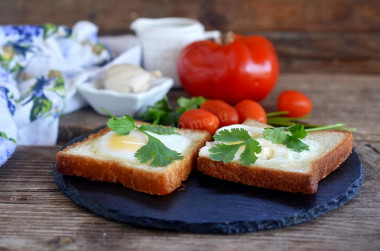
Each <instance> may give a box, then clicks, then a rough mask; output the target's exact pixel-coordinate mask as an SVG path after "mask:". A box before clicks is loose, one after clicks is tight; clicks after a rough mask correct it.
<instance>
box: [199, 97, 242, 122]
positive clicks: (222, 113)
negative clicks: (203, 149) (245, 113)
mask: <svg viewBox="0 0 380 251" xmlns="http://www.w3.org/2000/svg"><path fill="white" fill-rule="evenodd" d="M201 109H202V110H206V111H209V112H211V113H212V114H214V115H216V116H217V117H218V119H219V122H220V127H222V126H228V125H233V124H237V123H239V114H238V113H237V111H236V110H235V108H233V107H232V106H230V105H229V104H227V103H226V102H224V101H222V100H216V99H214V100H212V99H211V100H207V101H205V102H203V104H202V105H201Z"/></svg>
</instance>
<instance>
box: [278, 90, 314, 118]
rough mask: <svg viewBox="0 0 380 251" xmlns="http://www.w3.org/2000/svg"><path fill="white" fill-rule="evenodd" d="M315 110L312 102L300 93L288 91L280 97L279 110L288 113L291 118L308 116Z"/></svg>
mask: <svg viewBox="0 0 380 251" xmlns="http://www.w3.org/2000/svg"><path fill="white" fill-rule="evenodd" d="M312 108H313V104H312V103H311V100H310V99H309V98H308V96H306V95H305V94H303V93H302V92H299V91H294V90H287V91H284V92H282V93H281V94H280V96H278V99H277V109H278V110H279V111H288V112H289V113H288V114H287V116H289V117H302V116H306V115H308V114H309V113H310V112H311V110H312Z"/></svg>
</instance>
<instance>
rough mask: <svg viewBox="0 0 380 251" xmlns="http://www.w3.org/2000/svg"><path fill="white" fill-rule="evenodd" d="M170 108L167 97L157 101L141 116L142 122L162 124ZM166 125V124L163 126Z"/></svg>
mask: <svg viewBox="0 0 380 251" xmlns="http://www.w3.org/2000/svg"><path fill="white" fill-rule="evenodd" d="M172 110H173V109H172V108H171V106H170V104H169V101H168V97H166V96H165V97H164V98H163V99H161V100H159V101H157V102H156V103H155V104H154V105H153V106H148V107H147V109H146V110H145V112H144V113H143V114H142V120H144V121H149V122H152V123H153V124H156V125H157V124H164V123H162V120H163V119H165V117H166V116H167V115H168V113H169V112H171V111H172ZM165 125H168V124H165Z"/></svg>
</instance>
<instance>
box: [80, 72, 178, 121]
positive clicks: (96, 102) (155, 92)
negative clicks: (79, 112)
mask: <svg viewBox="0 0 380 251" xmlns="http://www.w3.org/2000/svg"><path fill="white" fill-rule="evenodd" d="M172 86H173V79H171V78H165V77H161V78H156V79H154V80H152V81H151V82H150V88H149V89H148V90H147V91H145V92H140V93H118V92H115V91H112V90H107V89H103V87H102V80H101V79H97V80H94V81H93V82H86V83H83V84H82V85H80V86H79V87H78V91H79V93H80V94H81V95H82V96H83V98H84V99H85V100H86V101H87V103H89V104H90V106H91V107H92V108H93V109H94V110H95V111H96V112H97V113H99V114H101V115H106V114H105V113H104V112H103V111H102V110H101V108H100V107H104V108H105V109H107V110H108V111H109V112H111V113H112V114H114V115H115V116H124V115H125V114H128V115H130V116H138V115H139V114H141V113H142V112H143V111H144V110H145V109H146V107H147V106H149V105H153V104H155V103H156V102H157V101H159V100H160V99H162V98H164V96H165V95H166V94H167V93H168V91H169V90H170V88H171V87H172Z"/></svg>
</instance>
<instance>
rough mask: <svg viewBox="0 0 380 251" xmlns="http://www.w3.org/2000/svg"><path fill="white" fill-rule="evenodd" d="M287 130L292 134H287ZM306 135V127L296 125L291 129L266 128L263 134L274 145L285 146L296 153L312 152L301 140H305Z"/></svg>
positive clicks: (290, 127)
mask: <svg viewBox="0 0 380 251" xmlns="http://www.w3.org/2000/svg"><path fill="white" fill-rule="evenodd" d="M285 130H289V131H290V134H289V133H286V132H285ZM306 135H307V132H306V131H305V128H304V126H303V125H302V126H300V125H296V124H293V125H291V126H289V127H279V128H265V129H264V133H263V136H264V138H265V139H267V140H269V141H270V142H272V143H274V144H283V145H285V146H286V147H287V148H289V149H292V150H293V151H295V152H302V151H305V150H307V151H308V150H310V149H309V146H308V145H307V144H305V143H304V142H302V141H301V140H300V139H303V138H305V137H306Z"/></svg>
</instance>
